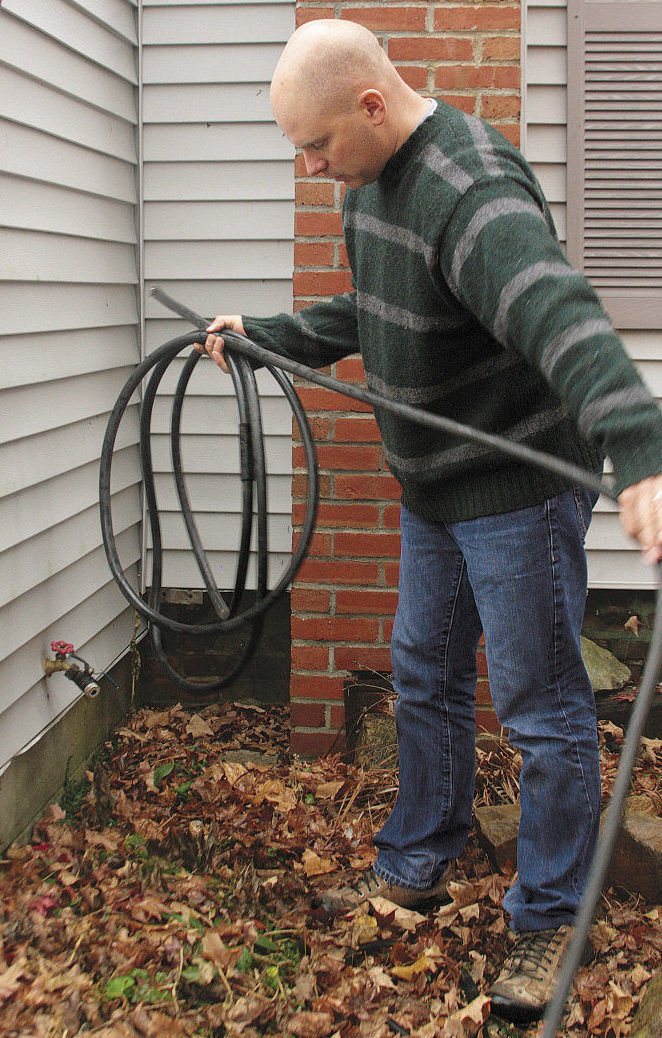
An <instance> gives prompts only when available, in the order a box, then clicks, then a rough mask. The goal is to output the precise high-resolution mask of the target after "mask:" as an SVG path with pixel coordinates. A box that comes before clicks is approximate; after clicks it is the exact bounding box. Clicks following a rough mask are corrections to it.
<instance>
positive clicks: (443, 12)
mask: <svg viewBox="0 0 662 1038" xmlns="http://www.w3.org/2000/svg"><path fill="white" fill-rule="evenodd" d="M521 23H522V16H521V13H520V7H519V4H518V5H517V6H516V7H508V6H506V5H505V4H501V5H500V6H499V7H496V6H495V7H490V6H487V5H486V4H480V5H476V6H472V7H449V6H447V5H446V4H444V6H443V7H438V8H437V9H436V10H435V12H434V27H435V30H436V31H437V32H457V31H458V30H460V31H461V30H465V29H471V30H474V29H478V30H489V29H519V28H520V27H521Z"/></svg>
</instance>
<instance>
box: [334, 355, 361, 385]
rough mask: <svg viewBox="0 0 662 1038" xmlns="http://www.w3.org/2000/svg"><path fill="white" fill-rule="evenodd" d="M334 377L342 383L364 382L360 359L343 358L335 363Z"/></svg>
mask: <svg viewBox="0 0 662 1038" xmlns="http://www.w3.org/2000/svg"><path fill="white" fill-rule="evenodd" d="M336 377H337V378H341V379H343V381H344V382H365V371H364V370H363V361H362V360H361V358H360V357H343V359H342V360H339V361H338V362H337V363H336Z"/></svg>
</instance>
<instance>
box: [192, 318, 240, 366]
mask: <svg viewBox="0 0 662 1038" xmlns="http://www.w3.org/2000/svg"><path fill="white" fill-rule="evenodd" d="M224 328H229V329H230V330H231V331H233V332H240V334H241V335H245V334H246V332H245V331H244V322H243V321H242V319H241V315H240V314H232V315H231V316H229V317H227V316H226V317H223V316H221V315H218V316H216V317H215V318H214V320H213V321H212V322H211V324H210V325H209V326H208V328H207V333H208V334H207V338H206V339H205V344H204V346H202V345H200V344H198V345H197V346H196V347H195V348H196V350H197V351H198V353H208V354H209V356H210V357H211V359H212V360H213V361H214V363H215V364H218V366H219V368H222V369H223V371H225V372H226V373H227V371H228V366H227V364H226V363H225V357H224V356H223V351H224V349H225V342H224V341H223V338H222V336H220V335H216V332H221V331H223V329H224Z"/></svg>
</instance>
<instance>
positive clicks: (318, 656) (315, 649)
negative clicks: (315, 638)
mask: <svg viewBox="0 0 662 1038" xmlns="http://www.w3.org/2000/svg"><path fill="white" fill-rule="evenodd" d="M330 652H331V650H330V649H329V647H328V646H326V645H293V646H292V669H293V670H316V671H318V672H323V671H328V669H329V666H330V663H331V660H330Z"/></svg>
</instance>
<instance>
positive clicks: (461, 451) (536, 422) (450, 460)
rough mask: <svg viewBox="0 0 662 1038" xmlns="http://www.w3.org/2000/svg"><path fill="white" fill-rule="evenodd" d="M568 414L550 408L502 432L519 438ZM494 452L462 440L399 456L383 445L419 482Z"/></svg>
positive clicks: (397, 464)
mask: <svg viewBox="0 0 662 1038" xmlns="http://www.w3.org/2000/svg"><path fill="white" fill-rule="evenodd" d="M567 417H568V412H567V410H566V409H565V407H563V406H561V407H555V408H553V409H552V410H549V411H541V412H540V413H539V414H535V415H533V416H532V417H531V418H526V419H524V421H522V422H518V423H517V424H516V425H512V426H511V427H510V428H509V429H506V430H505V431H504V432H503V433H502V434H501V435H502V436H504V437H506V438H507V439H509V440H513V441H515V442H521V441H522V440H526V439H528V437H530V436H534V435H535V434H536V433H539V432H544V431H545V430H547V429H552V428H553V427H554V426H555V425H560V423H561V422H563V421H565V419H566V418H567ZM495 453H498V452H495V451H494V450H493V449H492V448H491V447H484V446H483V445H482V444H480V443H463V444H461V445H460V446H458V447H449V448H448V449H447V450H443V451H431V452H429V453H428V454H421V455H417V457H415V458H402V457H400V456H399V455H397V454H394V453H393V452H392V451H389V450H388V449H385V454H386V459H387V461H388V463H389V465H390V464H393V466H394V467H395V468H397V469H399V471H400V472H402V473H406V474H407V475H410V476H418V478H419V479H420V480H421V481H422V482H429V481H430V480H433V479H436V478H438V470H439V469H443V474H444V475H446V473H447V472H448V470H449V469H452V468H457V467H458V466H460V465H465V464H467V463H468V462H473V461H476V460H478V459H479V458H482V457H487V456H489V455H493V454H495Z"/></svg>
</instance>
